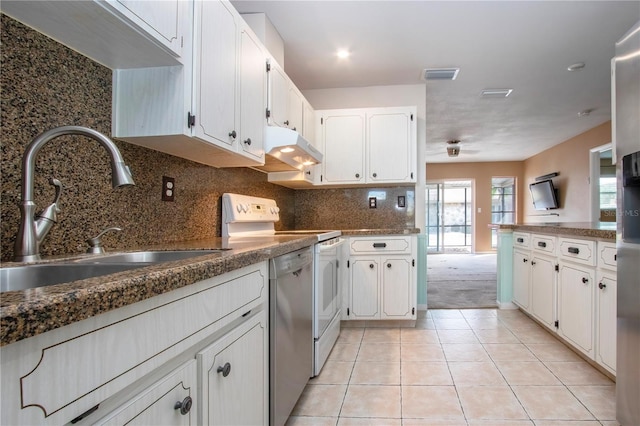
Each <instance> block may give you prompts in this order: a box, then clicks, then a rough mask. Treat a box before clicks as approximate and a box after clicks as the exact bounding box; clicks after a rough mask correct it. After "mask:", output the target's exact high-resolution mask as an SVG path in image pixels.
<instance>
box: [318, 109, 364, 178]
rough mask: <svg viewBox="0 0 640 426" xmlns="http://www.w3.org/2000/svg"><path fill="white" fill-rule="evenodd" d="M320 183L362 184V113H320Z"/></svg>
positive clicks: (350, 111) (352, 111)
mask: <svg viewBox="0 0 640 426" xmlns="http://www.w3.org/2000/svg"><path fill="white" fill-rule="evenodd" d="M320 123H321V128H322V131H321V134H322V153H323V156H324V157H323V160H322V177H321V183H322V184H353V183H364V181H365V178H364V176H365V174H364V147H365V123H366V115H365V112H364V110H349V111H348V112H347V111H346V110H335V111H322V112H321V114H320Z"/></svg>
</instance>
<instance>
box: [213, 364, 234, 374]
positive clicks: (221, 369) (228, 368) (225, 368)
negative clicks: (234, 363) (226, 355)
mask: <svg viewBox="0 0 640 426" xmlns="http://www.w3.org/2000/svg"><path fill="white" fill-rule="evenodd" d="M216 371H217V372H218V373H222V377H227V376H228V375H229V373H231V364H229V363H228V362H227V363H226V364H225V365H224V366H223V367H218V369H217V370H216Z"/></svg>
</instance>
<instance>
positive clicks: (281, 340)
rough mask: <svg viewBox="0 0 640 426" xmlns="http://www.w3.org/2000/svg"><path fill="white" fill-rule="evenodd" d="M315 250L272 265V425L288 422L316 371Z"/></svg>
mask: <svg viewBox="0 0 640 426" xmlns="http://www.w3.org/2000/svg"><path fill="white" fill-rule="evenodd" d="M312 281H313V251H312V249H311V248H306V249H302V250H298V251H294V252H292V253H287V254H285V255H283V256H279V257H276V258H274V259H271V265H270V267H269V292H270V294H269V335H270V338H269V343H270V349H269V371H270V375H269V376H270V377H269V380H270V383H269V395H270V401H271V403H270V415H269V417H270V424H271V425H283V424H285V423H286V421H287V418H288V417H289V414H290V413H291V410H293V407H294V406H295V405H296V402H297V401H298V398H299V397H300V394H301V393H302V391H303V390H304V387H305V386H306V385H307V381H308V380H309V377H310V376H311V374H312V370H313V344H312V341H311V333H312V318H313V309H312V305H311V299H312V286H311V283H312Z"/></svg>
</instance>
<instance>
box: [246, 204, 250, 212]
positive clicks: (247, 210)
mask: <svg viewBox="0 0 640 426" xmlns="http://www.w3.org/2000/svg"><path fill="white" fill-rule="evenodd" d="M250 208H251V206H250V205H249V204H245V205H244V211H245V213H248V212H249V209H250Z"/></svg>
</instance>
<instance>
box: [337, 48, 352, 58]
mask: <svg viewBox="0 0 640 426" xmlns="http://www.w3.org/2000/svg"><path fill="white" fill-rule="evenodd" d="M336 56H337V57H338V58H340V59H346V58H348V57H349V56H351V52H349V51H348V50H347V49H340V50H338V51H337V52H336Z"/></svg>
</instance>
